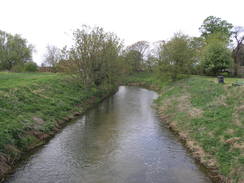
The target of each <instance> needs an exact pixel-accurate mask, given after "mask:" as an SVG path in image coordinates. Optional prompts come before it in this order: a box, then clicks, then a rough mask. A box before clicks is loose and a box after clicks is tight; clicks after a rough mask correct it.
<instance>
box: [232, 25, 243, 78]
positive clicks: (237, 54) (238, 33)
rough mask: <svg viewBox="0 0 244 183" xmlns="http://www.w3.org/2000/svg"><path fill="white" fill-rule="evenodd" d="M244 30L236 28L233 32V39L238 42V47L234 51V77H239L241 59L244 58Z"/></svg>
mask: <svg viewBox="0 0 244 183" xmlns="http://www.w3.org/2000/svg"><path fill="white" fill-rule="evenodd" d="M243 33H244V28H243V27H235V28H234V31H233V37H234V40H235V42H236V47H235V49H234V50H233V59H234V75H235V76H237V75H238V74H239V73H238V68H239V66H240V65H241V63H240V62H241V58H244V57H243V47H244V46H243V41H244V35H243Z"/></svg>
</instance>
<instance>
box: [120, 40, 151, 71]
mask: <svg viewBox="0 0 244 183" xmlns="http://www.w3.org/2000/svg"><path fill="white" fill-rule="evenodd" d="M148 47H149V43H148V42H147V41H138V42H136V43H134V44H132V45H130V46H128V47H127V49H126V54H125V55H126V58H127V59H128V60H129V61H130V62H129V63H130V64H131V65H132V71H133V72H138V71H141V70H142V67H143V61H144V59H143V58H144V56H145V52H146V50H147V49H148Z"/></svg>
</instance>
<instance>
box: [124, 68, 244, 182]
mask: <svg viewBox="0 0 244 183" xmlns="http://www.w3.org/2000/svg"><path fill="white" fill-rule="evenodd" d="M125 84H129V85H137V86H144V87H146V88H150V89H154V90H156V91H157V92H158V93H159V94H160V96H159V98H158V99H157V101H156V103H157V109H158V113H159V115H160V118H161V120H162V122H165V123H167V124H168V126H169V128H170V129H172V130H173V131H174V132H176V133H177V134H178V136H179V137H180V139H181V140H182V141H183V142H184V144H185V146H186V147H187V148H188V149H189V150H190V151H191V153H192V155H193V157H194V158H195V159H196V160H198V161H199V162H200V163H201V164H202V165H204V166H205V167H206V168H207V169H208V170H209V172H210V175H211V177H212V179H213V180H214V181H216V182H233V183H234V182H235V183H241V182H244V174H243V172H244V129H243V126H244V88H243V87H231V86H229V85H219V84H217V83H215V82H213V81H211V79H210V78H205V77H199V76H192V77H190V78H186V79H182V80H179V81H177V82H173V83H172V82H162V81H160V80H159V79H158V77H156V76H154V75H152V74H147V73H146V74H145V73H139V74H137V75H133V76H130V77H128V78H127V79H126V82H125Z"/></svg>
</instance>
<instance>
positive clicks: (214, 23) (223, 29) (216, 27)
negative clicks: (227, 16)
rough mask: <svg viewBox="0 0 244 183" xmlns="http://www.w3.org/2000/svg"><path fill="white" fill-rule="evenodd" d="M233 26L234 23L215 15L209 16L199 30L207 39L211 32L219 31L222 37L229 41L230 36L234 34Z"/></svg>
mask: <svg viewBox="0 0 244 183" xmlns="http://www.w3.org/2000/svg"><path fill="white" fill-rule="evenodd" d="M232 28H233V25H232V24H231V23H229V22H227V21H226V20H222V19H221V18H219V17H215V16H209V17H207V18H206V19H205V20H204V21H203V24H202V25H201V27H200V28H199V30H200V31H201V33H202V36H203V37H205V39H207V38H208V36H209V35H211V34H214V33H219V35H221V39H222V40H225V41H227V42H228V41H229V38H230V36H231V35H232V31H231V29H232Z"/></svg>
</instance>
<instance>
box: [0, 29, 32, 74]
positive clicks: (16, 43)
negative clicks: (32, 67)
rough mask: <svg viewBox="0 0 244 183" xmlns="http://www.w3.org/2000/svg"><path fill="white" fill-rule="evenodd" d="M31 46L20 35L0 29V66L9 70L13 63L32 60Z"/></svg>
mask: <svg viewBox="0 0 244 183" xmlns="http://www.w3.org/2000/svg"><path fill="white" fill-rule="evenodd" d="M32 51H33V46H32V45H30V44H28V43H27V40H26V39H23V38H21V36H20V35H18V34H16V35H11V34H8V33H6V32H3V31H0V68H1V69H6V70H11V68H12V67H13V66H14V65H17V64H24V63H26V62H29V61H31V60H32Z"/></svg>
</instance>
